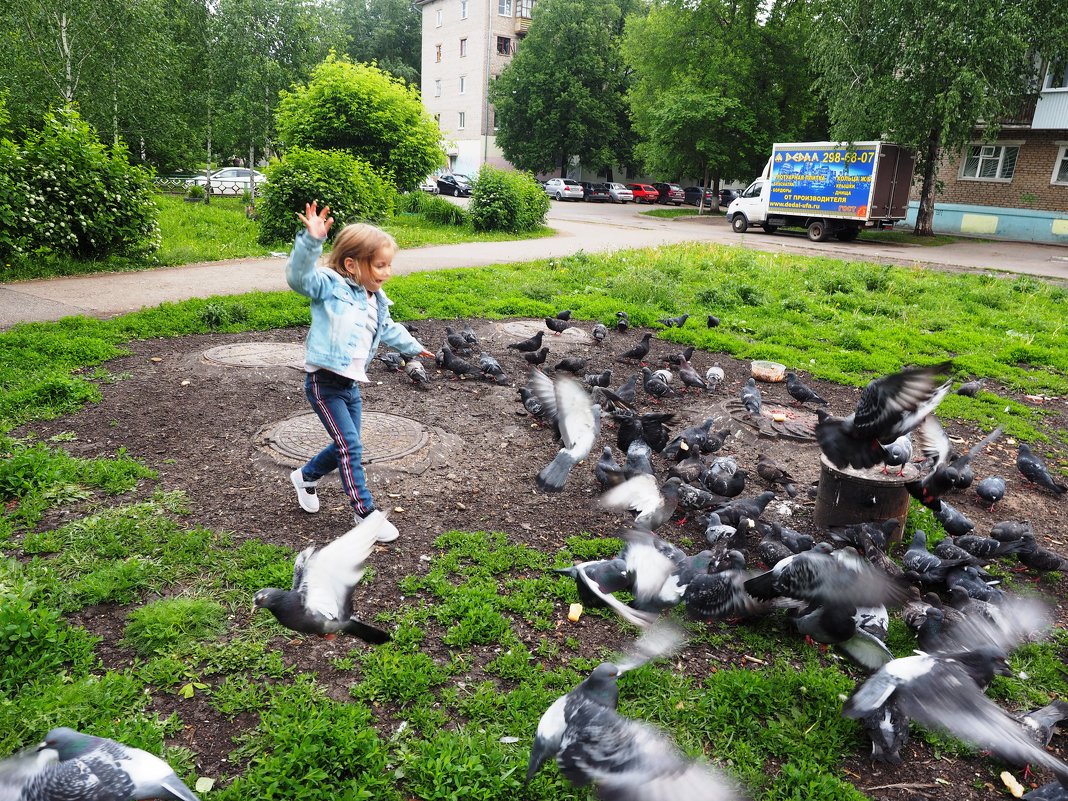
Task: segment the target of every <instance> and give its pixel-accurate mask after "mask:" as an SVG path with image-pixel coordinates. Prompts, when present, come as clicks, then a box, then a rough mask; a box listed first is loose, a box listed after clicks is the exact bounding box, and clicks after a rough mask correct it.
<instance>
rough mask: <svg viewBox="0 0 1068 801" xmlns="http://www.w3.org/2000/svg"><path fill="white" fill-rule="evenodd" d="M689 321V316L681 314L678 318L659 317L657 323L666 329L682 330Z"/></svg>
mask: <svg viewBox="0 0 1068 801" xmlns="http://www.w3.org/2000/svg"><path fill="white" fill-rule="evenodd" d="M689 319H690V315H688V314H681V315H679V316H678V317H661V318H660V319H659V320H657V322H658V323H660V325H663V326H666V327H668V328H682V327H683V326H684V325H686V321H687V320H689Z"/></svg>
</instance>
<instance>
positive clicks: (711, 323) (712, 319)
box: [705, 314, 719, 328]
mask: <svg viewBox="0 0 1068 801" xmlns="http://www.w3.org/2000/svg"><path fill="white" fill-rule="evenodd" d="M705 325H707V326H708V327H709V328H715V327H716V326H718V325H719V318H718V317H716V315H714V314H710V315H708V317H707V318H706V319H705Z"/></svg>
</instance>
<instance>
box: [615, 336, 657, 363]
mask: <svg viewBox="0 0 1068 801" xmlns="http://www.w3.org/2000/svg"><path fill="white" fill-rule="evenodd" d="M652 338H653V335H652V334H651V333H648V332H647V333H645V334H643V335H642V338H641V341H640V342H639V343H638V344H637V345H635V346H634V347H633V348H631V349H630V350H628V351H625V352H623V353H621V354H619V357H618V358H619V360H625V359H634V360H635V361H638V362H640V361H641V360H642V359H644V358H645V357H646V356H648V355H649V350H650V349H651V348H652V344H650V343H651V340H652Z"/></svg>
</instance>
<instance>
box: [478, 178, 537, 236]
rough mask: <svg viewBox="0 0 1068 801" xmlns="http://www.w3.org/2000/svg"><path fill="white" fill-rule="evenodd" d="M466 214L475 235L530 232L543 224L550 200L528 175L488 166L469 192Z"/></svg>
mask: <svg viewBox="0 0 1068 801" xmlns="http://www.w3.org/2000/svg"><path fill="white" fill-rule="evenodd" d="M468 213H469V214H470V216H471V223H472V225H474V227H475V230H476V231H511V232H512V233H520V232H522V231H533V230H534V229H535V228H537V227H538V226H539V225H541V224H542V223H544V222H545V215H546V214H548V213H549V196H548V195H547V194H545V190H544V189H542V188H541V184H539V183H538V181H537V179H536V178H535V177H534V176H533V175H531V174H530V173H528V172H511V171H508V170H501V169H498V168H496V167H493V166H490V165H489V164H487V165H485V166H483V167H482V169H481V170H479V173H478V177H477V178H476V179H475V184H474V187H473V188H472V189H471V204H470V206H469V207H468Z"/></svg>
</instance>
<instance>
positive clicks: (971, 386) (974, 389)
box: [957, 378, 986, 398]
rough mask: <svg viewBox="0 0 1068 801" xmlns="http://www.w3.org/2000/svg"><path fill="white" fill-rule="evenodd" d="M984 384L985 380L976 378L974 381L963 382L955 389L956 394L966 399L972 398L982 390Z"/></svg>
mask: <svg viewBox="0 0 1068 801" xmlns="http://www.w3.org/2000/svg"><path fill="white" fill-rule="evenodd" d="M985 383H986V379H985V378H977V379H976V380H975V381H965V382H964V383H963V384H961V385H960V386H959V387H957V394H958V395H963V396H964V397H966V398H974V397H975V396H976V394H978V392H979V390H981V389H982V388H983V384H985Z"/></svg>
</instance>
